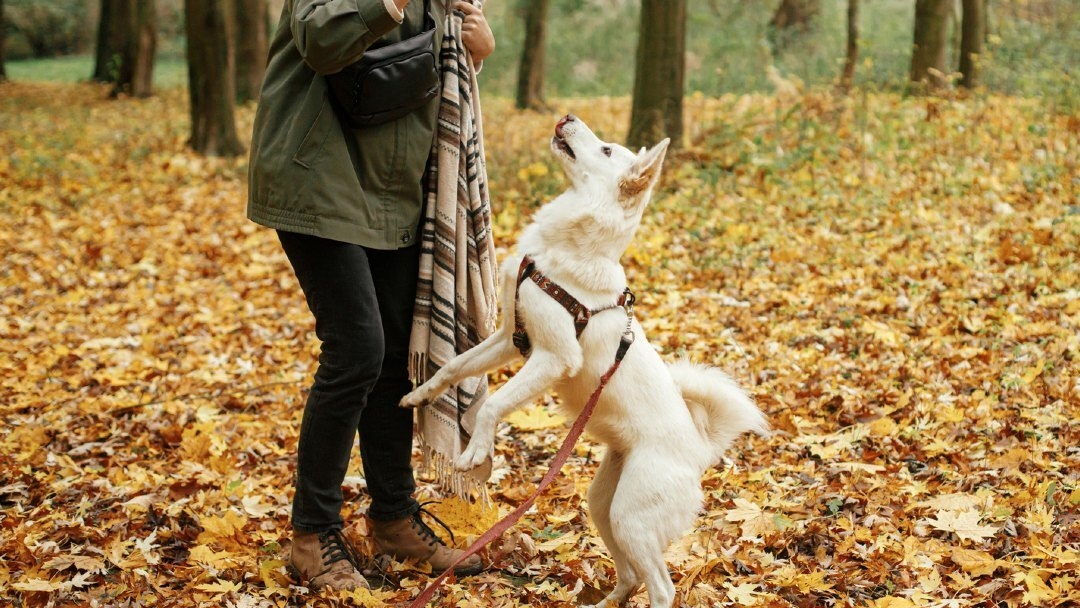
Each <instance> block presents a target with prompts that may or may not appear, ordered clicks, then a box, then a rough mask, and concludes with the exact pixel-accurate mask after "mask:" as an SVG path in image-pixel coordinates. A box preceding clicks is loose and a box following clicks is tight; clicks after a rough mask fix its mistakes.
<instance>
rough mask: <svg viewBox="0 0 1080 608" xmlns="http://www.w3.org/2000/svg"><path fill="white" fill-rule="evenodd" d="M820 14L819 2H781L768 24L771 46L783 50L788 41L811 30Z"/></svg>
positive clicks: (814, 0)
mask: <svg viewBox="0 0 1080 608" xmlns="http://www.w3.org/2000/svg"><path fill="white" fill-rule="evenodd" d="M819 14H821V0H781V1H780V5H779V6H777V7H776V12H775V13H773V17H772V21H770V22H769V26H770V27H769V37H770V39H771V41H772V43H773V46H774V47H776V48H777V49H783V48H784V47H785V46H786V45H787V42H788V41H789V40H791V39H792V38H794V37H796V36H799V35H801V34H805V33H807V32H808V31H810V29H811V28H813V26H814V23H815V21H816V20H817V17H818V15H819Z"/></svg>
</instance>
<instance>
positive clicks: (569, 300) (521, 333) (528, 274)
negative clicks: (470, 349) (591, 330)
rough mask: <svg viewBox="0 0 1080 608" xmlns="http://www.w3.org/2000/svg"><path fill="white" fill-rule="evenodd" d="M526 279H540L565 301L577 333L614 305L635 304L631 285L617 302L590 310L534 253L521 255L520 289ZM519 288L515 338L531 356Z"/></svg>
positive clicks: (540, 284)
mask: <svg viewBox="0 0 1080 608" xmlns="http://www.w3.org/2000/svg"><path fill="white" fill-rule="evenodd" d="M526 280H529V281H532V282H534V283H536V285H537V287H539V288H540V289H541V290H542V291H543V292H544V293H546V294H548V295H549V296H551V297H552V298H553V299H554V300H555V301H556V302H558V303H559V304H561V305H562V307H563V308H565V309H566V311H567V312H569V313H570V316H571V317H573V318H574V332H575V335H576V336H577V337H579V338H580V337H581V332H583V331H585V326H586V325H588V324H589V319H591V318H592V316H593V315H594V314H596V313H598V312H603V311H605V310H611V309H613V308H623V309H626V310H631V309H632V308H633V306H634V300H635V298H634V293H633V292H632V291H630V288H629V287H627V288H626V289H625V290H623V292H622V294H620V295H619V299H618V300H616V302H615V304H612V305H610V306H605V307H603V308H598V309H596V310H589V309H588V308H586V307H585V305H584V304H582V303H581V302H579V301H578V299H577V298H575V297H574V296H572V295H571V294H570V292H568V291H566V290H565V289H563V288H562V287H560V286H559V284H558V283H556V282H555V281H552V280H551V279H549V278H548V277H547V276H545V275H544V273H542V272H540V270H539V269H538V268H537V267H536V261H535V260H533V259H532V257H531V256H529V255H526V256H525V257H523V258H521V266H519V267H518V277H517V286H518V292H520V290H521V284H522V283H524V282H525V281H526ZM518 292H515V293H514V334H513V342H514V346H516V347H517V349H518V350H519V351H520V352H521V355H522V356H523V357H528V356H529V353H531V352H532V343H531V342H530V340H529V334H528V332H526V331H525V319H523V318H522V316H521V310H520V306H519V298H518Z"/></svg>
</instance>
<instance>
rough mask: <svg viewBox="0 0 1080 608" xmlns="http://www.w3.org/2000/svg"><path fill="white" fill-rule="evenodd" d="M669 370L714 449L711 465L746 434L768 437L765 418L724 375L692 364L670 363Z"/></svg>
mask: <svg viewBox="0 0 1080 608" xmlns="http://www.w3.org/2000/svg"><path fill="white" fill-rule="evenodd" d="M668 370H669V371H670V372H671V377H672V379H673V380H675V386H677V387H678V388H679V392H680V393H682V396H683V399H684V400H685V401H686V406H687V407H688V408H690V415H691V416H692V417H693V419H694V423H695V425H696V426H697V428H698V431H699V432H700V433H701V436H702V438H704V439H705V442H706V443H707V444H708V445H710V446H712V454H711V462H713V463H715V462H718V461H719V460H720V458H721V457H722V456H723V454H724V450H726V449H727V448H728V446H729V445H731V442H732V441H734V440H735V438H736V437H738V436H739V435H741V434H742V433H744V432H746V431H753V432H755V433H757V434H759V435H766V434H768V432H769V423H768V422H767V421H766V420H765V415H764V414H762V413H761V410H759V409H758V407H757V406H756V405H754V402H753V401H752V400H751V399H750V397H749V396H748V395H747V394H746V393H745V392H743V390H742V389H741V388H739V386H738V385H737V384H736V383H735V381H734V380H732V379H731V377H730V376H728V375H727V374H725V373H724V372H722V371H720V370H719V369H717V368H715V367H710V366H707V365H695V364H693V363H690V362H689V361H679V362H676V363H669V364H668Z"/></svg>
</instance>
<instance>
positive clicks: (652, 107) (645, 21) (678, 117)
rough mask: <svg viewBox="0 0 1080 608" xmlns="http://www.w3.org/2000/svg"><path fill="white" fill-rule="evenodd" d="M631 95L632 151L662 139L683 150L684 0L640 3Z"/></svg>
mask: <svg viewBox="0 0 1080 608" xmlns="http://www.w3.org/2000/svg"><path fill="white" fill-rule="evenodd" d="M638 32H639V33H638V48H637V61H636V68H635V71H634V97H633V102H632V104H631V106H632V107H631V110H630V133H629V134H628V135H627V138H626V139H627V144H628V145H629V146H630V147H631V148H637V147H641V146H651V145H653V144H655V143H656V142H658V141H660V140H661V139H663V138H665V137H670V138H671V147H672V148H673V149H675V148H679V147H681V146H682V132H683V83H684V80H685V77H686V62H685V54H686V0H642V2H641V25H640V28H639V30H638Z"/></svg>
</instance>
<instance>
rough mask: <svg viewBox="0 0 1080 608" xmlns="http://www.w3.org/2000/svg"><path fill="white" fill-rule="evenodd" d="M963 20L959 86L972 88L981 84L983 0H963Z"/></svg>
mask: <svg viewBox="0 0 1080 608" xmlns="http://www.w3.org/2000/svg"><path fill="white" fill-rule="evenodd" d="M963 9H964V14H963V22H962V24H961V26H960V29H961V33H960V67H959V70H960V86H962V87H964V88H965V89H974V88H975V87H977V86H979V85H980V84H982V82H981V80H982V78H981V76H982V74H981V72H982V70H980V69H979V58H980V57H981V56H982V52H983V41H984V40H985V39H986V3H985V2H984V0H963Z"/></svg>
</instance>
